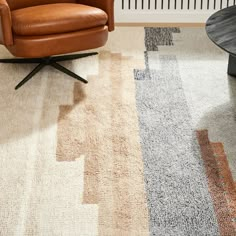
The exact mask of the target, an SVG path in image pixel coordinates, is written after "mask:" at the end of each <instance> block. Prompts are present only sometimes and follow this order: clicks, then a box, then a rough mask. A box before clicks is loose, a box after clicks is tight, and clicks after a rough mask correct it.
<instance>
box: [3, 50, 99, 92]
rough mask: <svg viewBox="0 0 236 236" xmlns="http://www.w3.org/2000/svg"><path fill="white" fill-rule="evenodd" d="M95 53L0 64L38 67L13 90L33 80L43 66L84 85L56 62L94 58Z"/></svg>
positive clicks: (81, 79) (26, 59) (23, 59)
mask: <svg viewBox="0 0 236 236" xmlns="http://www.w3.org/2000/svg"><path fill="white" fill-rule="evenodd" d="M97 54H98V53H97V52H91V53H83V54H72V55H63V56H55V57H44V58H13V59H0V63H10V64H11V63H13V64H35V63H38V65H37V66H36V67H35V68H34V69H33V70H32V71H31V72H30V73H29V74H28V75H27V76H26V77H25V78H24V79H23V80H22V81H21V82H20V83H19V84H18V85H17V86H16V87H15V90H17V89H19V88H20V87H21V86H23V85H24V84H25V83H26V82H28V81H29V80H30V79H32V78H33V76H34V75H35V74H37V73H38V72H39V71H40V70H42V69H43V68H44V67H45V66H52V67H53V68H55V69H57V70H59V71H61V72H63V73H65V74H67V75H69V76H71V77H72V78H74V79H76V80H79V81H81V82H83V83H85V84H87V83H88V81H87V80H86V79H84V78H82V77H80V76H79V75H77V74H75V73H74V72H72V71H70V70H69V69H67V68H65V67H64V66H62V65H60V64H59V63H58V62H61V61H68V60H75V59H80V58H84V57H89V56H94V55H97Z"/></svg>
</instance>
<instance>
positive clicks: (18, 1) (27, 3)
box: [7, 0, 76, 10]
mask: <svg viewBox="0 0 236 236" xmlns="http://www.w3.org/2000/svg"><path fill="white" fill-rule="evenodd" d="M7 2H8V5H9V7H10V9H11V10H16V9H20V8H25V7H31V6H37V5H43V4H50V3H76V0H7Z"/></svg>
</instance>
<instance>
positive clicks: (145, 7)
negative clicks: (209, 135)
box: [115, 0, 236, 23]
mask: <svg viewBox="0 0 236 236" xmlns="http://www.w3.org/2000/svg"><path fill="white" fill-rule="evenodd" d="M115 4H116V6H115V9H116V22H127V23H128V22H130V23H132V22H144V23H145V22H150V23H155V22H157V23H158V22H166V23H168V22H176V23H179V22H189V23H191V22H199V23H201V22H205V21H206V19H207V18H208V17H209V16H210V15H211V14H212V13H213V12H214V11H218V10H220V9H222V8H225V7H229V6H233V5H236V0H116V1H115Z"/></svg>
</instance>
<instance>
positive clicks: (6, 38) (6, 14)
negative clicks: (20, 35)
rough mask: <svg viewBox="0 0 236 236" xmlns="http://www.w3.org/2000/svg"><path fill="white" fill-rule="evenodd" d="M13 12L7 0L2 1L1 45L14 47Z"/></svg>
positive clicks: (0, 9) (0, 20) (0, 8)
mask: <svg viewBox="0 0 236 236" xmlns="http://www.w3.org/2000/svg"><path fill="white" fill-rule="evenodd" d="M11 26H12V23H11V11H10V8H9V6H8V4H7V2H6V0H0V43H1V44H4V45H6V46H10V45H13V37H12V27H11Z"/></svg>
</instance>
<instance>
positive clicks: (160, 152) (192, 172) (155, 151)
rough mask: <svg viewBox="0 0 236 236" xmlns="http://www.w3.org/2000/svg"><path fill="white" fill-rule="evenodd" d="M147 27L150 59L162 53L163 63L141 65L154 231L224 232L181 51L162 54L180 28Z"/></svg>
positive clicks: (139, 93)
mask: <svg viewBox="0 0 236 236" xmlns="http://www.w3.org/2000/svg"><path fill="white" fill-rule="evenodd" d="M145 30H146V38H145V40H146V41H145V44H146V47H147V53H146V65H147V66H148V63H150V62H151V61H152V66H153V64H154V63H158V61H155V59H156V57H159V59H160V60H159V62H160V65H157V67H160V68H161V69H160V70H154V69H152V70H150V69H149V68H147V69H146V70H145V71H140V70H135V79H136V99H137V109H138V116H139V126H140V136H141V143H142V153H143V160H144V167H145V168H144V173H145V183H146V190H147V198H148V206H149V213H150V222H149V223H150V233H151V235H153V236H154V235H160V236H163V235H168V236H169V235H173V236H177V235H179V236H183V235H196V236H197V235H214V236H216V235H219V230H218V226H217V220H216V216H215V213H214V209H213V204H212V201H211V197H210V193H209V192H208V186H207V179H206V176H205V170H204V166H203V162H202V159H201V154H200V150H199V145H198V143H197V138H196V134H195V132H194V130H193V128H192V123H191V116H190V112H189V108H188V105H187V102H186V98H185V95H184V91H183V87H182V82H181V77H180V73H179V69H178V60H177V59H176V56H175V55H166V56H163V55H158V54H159V52H158V46H159V45H170V46H171V45H172V44H173V42H172V32H179V30H177V29H172V28H169V29H163V30H162V29H150V28H146V29H145ZM150 32H151V33H150ZM167 36H168V37H167ZM153 38H155V41H153ZM163 39H164V40H163ZM163 41H164V42H163ZM154 43H155V44H154ZM150 45H152V46H151V47H150ZM150 49H151V50H155V52H149V51H150Z"/></svg>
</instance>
